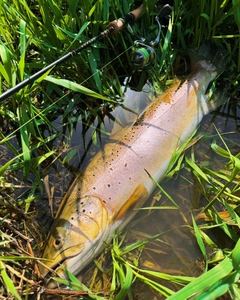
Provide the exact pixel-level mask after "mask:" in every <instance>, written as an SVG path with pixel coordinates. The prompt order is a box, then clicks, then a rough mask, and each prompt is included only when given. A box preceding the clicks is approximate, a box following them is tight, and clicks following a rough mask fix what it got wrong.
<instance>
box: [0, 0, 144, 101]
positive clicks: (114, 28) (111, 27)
mask: <svg viewBox="0 0 240 300" xmlns="http://www.w3.org/2000/svg"><path fill="white" fill-rule="evenodd" d="M142 11H143V4H142V5H140V6H139V7H138V8H136V9H135V10H133V11H131V12H129V13H127V14H126V15H125V16H124V17H122V18H119V19H118V20H114V21H112V22H110V23H109V24H108V28H107V29H106V30H104V31H103V32H101V33H100V34H99V35H98V36H96V37H93V38H92V39H90V40H89V41H87V42H86V43H84V44H82V45H81V46H80V47H79V48H78V49H76V50H72V51H71V52H69V53H67V54H66V55H64V56H63V57H61V58H59V59H58V60H56V61H54V62H53V63H51V64H50V65H48V66H47V67H45V68H43V69H42V70H40V71H38V72H37V73H35V74H34V75H32V76H30V77H28V78H27V79H25V80H24V81H22V82H20V83H19V84H17V85H15V86H14V87H12V88H10V89H9V90H7V91H6V92H4V93H2V94H1V95H0V101H3V100H5V99H7V98H8V97H10V96H12V95H13V94H15V93H17V92H18V91H20V90H21V89H22V88H24V87H25V86H27V85H29V84H31V83H33V82H34V81H35V80H36V79H38V78H40V77H41V76H42V75H43V74H45V73H46V72H47V71H48V70H50V69H52V68H53V67H56V66H58V65H60V64H62V63H64V62H65V61H67V60H68V59H70V58H72V57H74V56H76V55H77V54H78V53H80V52H81V51H83V50H84V49H86V48H87V47H89V46H91V45H92V44H93V43H96V42H97V41H99V40H101V39H103V38H105V37H107V36H108V35H109V34H110V33H112V34H117V33H119V32H120V31H121V30H122V29H123V28H124V27H126V26H127V25H128V24H130V23H133V22H134V21H136V20H137V19H138V18H139V17H140V15H141V13H142Z"/></svg>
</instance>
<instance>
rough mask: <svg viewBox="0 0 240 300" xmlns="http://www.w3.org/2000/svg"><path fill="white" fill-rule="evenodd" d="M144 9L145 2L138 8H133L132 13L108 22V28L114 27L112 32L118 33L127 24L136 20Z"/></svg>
mask: <svg viewBox="0 0 240 300" xmlns="http://www.w3.org/2000/svg"><path fill="white" fill-rule="evenodd" d="M142 11H143V4H141V5H140V6H139V7H138V8H136V9H134V10H132V11H131V12H130V13H128V14H126V15H125V16H124V17H123V18H120V19H118V20H114V21H112V22H110V23H109V24H108V28H111V27H112V28H113V30H112V31H111V33H113V34H117V33H119V32H120V31H121V30H122V29H123V28H124V27H125V26H126V25H127V24H129V23H132V22H134V21H136V20H137V19H138V18H139V17H140V15H141V13H142Z"/></svg>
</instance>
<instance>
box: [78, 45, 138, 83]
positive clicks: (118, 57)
mask: <svg viewBox="0 0 240 300" xmlns="http://www.w3.org/2000/svg"><path fill="white" fill-rule="evenodd" d="M132 47H133V46H132V45H131V46H129V47H128V48H127V49H125V50H124V51H123V52H121V53H120V54H118V55H117V56H116V57H115V58H113V59H112V60H111V61H109V62H108V63H106V64H105V65H104V66H102V67H101V68H100V70H101V69H104V68H106V67H107V66H108V65H110V64H111V63H112V62H114V61H115V60H116V59H118V58H119V57H120V56H121V55H123V54H124V53H126V52H127V51H129V50H130V49H131V48H132ZM98 72H99V69H98V70H96V71H95V72H94V73H93V74H92V75H90V76H89V77H88V78H86V79H85V80H83V81H82V82H81V83H80V84H83V83H85V82H86V81H88V80H89V79H90V78H92V77H93V76H94V75H95V74H97V73H98Z"/></svg>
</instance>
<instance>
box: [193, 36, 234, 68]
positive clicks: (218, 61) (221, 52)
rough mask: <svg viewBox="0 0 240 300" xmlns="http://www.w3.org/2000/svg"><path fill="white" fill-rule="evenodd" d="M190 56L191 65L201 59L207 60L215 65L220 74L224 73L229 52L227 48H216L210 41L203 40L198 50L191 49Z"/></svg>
mask: <svg viewBox="0 0 240 300" xmlns="http://www.w3.org/2000/svg"><path fill="white" fill-rule="evenodd" d="M188 54H189V57H190V59H191V67H192V68H193V67H194V65H196V64H197V63H199V62H200V61H203V60H204V61H207V62H208V63H209V65H210V64H211V65H212V66H214V67H215V69H216V71H217V73H218V74H220V73H222V72H223V71H224V70H225V68H226V66H227V63H228V61H227V57H228V56H229V53H228V51H227V50H226V49H223V48H216V47H214V46H212V45H211V44H210V43H208V42H203V43H202V44H201V46H200V47H199V49H198V50H197V51H194V50H189V51H188Z"/></svg>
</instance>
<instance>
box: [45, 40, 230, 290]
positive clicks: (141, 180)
mask: <svg viewBox="0 0 240 300" xmlns="http://www.w3.org/2000/svg"><path fill="white" fill-rule="evenodd" d="M210 50H211V49H210V48H209V46H206V45H205V44H204V45H202V46H201V47H200V49H199V51H198V53H195V54H194V59H192V62H193V63H192V72H191V74H190V75H189V76H188V77H187V79H186V80H185V81H184V82H182V83H181V81H180V80H177V79H176V80H174V83H173V85H172V86H171V87H170V88H169V89H168V90H166V91H165V92H164V93H163V94H162V95H160V96H159V97H157V99H156V100H155V101H154V102H153V103H151V104H150V105H149V106H148V107H147V108H146V109H145V111H144V112H143V113H142V114H141V115H140V116H139V118H138V119H137V120H136V121H135V122H134V124H133V125H132V126H127V127H125V128H122V129H121V130H120V131H119V132H118V133H116V134H115V135H113V136H112V137H111V138H110V139H109V141H108V143H107V144H106V145H105V146H104V148H103V150H101V151H100V152H98V153H97V154H96V156H95V157H94V158H93V159H92V161H91V162H90V163H89V165H88V166H87V168H86V170H85V172H84V173H83V174H82V175H79V176H78V177H77V178H76V179H75V181H74V182H73V184H72V185H71V187H70V188H69V190H68V191H67V193H66V195H65V197H64V198H63V200H62V205H61V206H60V207H59V210H58V212H57V214H56V218H55V221H54V223H53V225H52V228H51V230H50V233H49V236H48V240H47V242H46V245H45V249H44V252H43V255H42V257H43V258H45V259H47V260H48V261H44V263H45V264H46V266H47V267H46V268H45V267H43V266H40V272H41V274H42V276H43V277H45V278H46V281H47V285H48V287H51V288H54V287H56V286H57V284H56V283H55V282H54V281H53V280H49V279H47V278H48V276H49V273H50V271H49V268H51V269H53V270H54V271H55V272H56V273H57V274H58V275H59V276H60V277H62V278H66V274H65V272H64V268H63V266H64V267H65V268H67V269H68V270H69V271H70V272H72V273H73V274H78V273H79V272H80V271H81V270H82V269H83V268H84V267H86V266H87V264H88V263H89V262H91V261H92V260H93V258H94V257H96V255H97V254H99V252H100V251H101V250H102V249H103V247H104V243H105V242H106V243H109V242H110V241H111V239H112V237H113V236H114V233H115V230H116V229H117V228H120V229H122V228H123V227H124V226H125V225H126V224H127V223H128V222H129V221H130V220H131V219H132V217H133V216H134V215H135V214H136V212H137V210H138V208H140V207H141V206H142V205H143V204H144V202H145V201H146V200H147V199H148V197H149V195H150V194H151V193H152V192H153V190H154V188H155V184H154V181H153V180H152V178H154V179H155V180H156V181H158V182H159V181H160V180H161V179H162V178H163V177H164V174H165V173H166V170H167V168H168V165H169V162H170V160H171V157H172V154H173V153H174V152H175V151H176V149H177V147H179V146H180V145H181V144H182V143H183V142H184V141H186V140H187V139H188V138H189V137H190V135H191V134H192V133H193V131H194V130H195V129H196V128H197V126H198V124H199V123H200V121H201V120H202V118H203V116H204V115H206V114H208V113H209V112H210V111H211V110H213V109H215V108H216V107H217V106H218V105H219V103H215V104H214V105H212V103H211V105H210V103H209V102H208V100H207V97H206V95H205V94H206V90H207V88H208V85H209V83H210V82H211V81H212V80H214V79H215V78H216V76H217V75H218V74H219V73H220V72H222V71H223V69H224V68H225V66H226V64H225V62H226V53H225V51H224V50H223V49H219V50H218V51H216V52H215V54H214V55H212V52H211V51H210ZM192 56H193V55H192ZM149 174H150V175H151V176H149ZM151 177H152V178H151Z"/></svg>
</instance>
